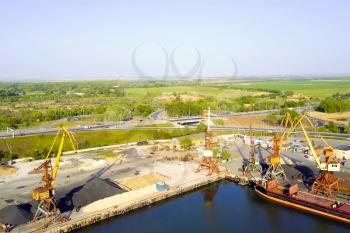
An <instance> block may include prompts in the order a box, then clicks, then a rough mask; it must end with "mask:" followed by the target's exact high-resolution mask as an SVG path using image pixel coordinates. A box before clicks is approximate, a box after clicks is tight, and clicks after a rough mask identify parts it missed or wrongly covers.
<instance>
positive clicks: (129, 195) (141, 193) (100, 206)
mask: <svg viewBox="0 0 350 233" xmlns="http://www.w3.org/2000/svg"><path fill="white" fill-rule="evenodd" d="M157 192H158V190H157V188H156V186H155V185H148V186H146V187H143V188H140V189H137V190H132V191H129V192H125V193H122V194H120V195H114V196H111V197H107V198H104V199H102V200H99V201H96V202H94V203H91V204H90V205H87V206H85V207H84V208H82V212H84V213H89V212H94V211H101V210H104V209H106V208H109V207H112V206H119V205H122V204H126V203H129V202H130V201H137V200H141V199H144V198H145V196H147V195H151V194H154V193H157Z"/></svg>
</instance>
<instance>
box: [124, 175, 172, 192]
mask: <svg viewBox="0 0 350 233" xmlns="http://www.w3.org/2000/svg"><path fill="white" fill-rule="evenodd" d="M167 180H169V179H168V178H166V177H165V176H162V175H160V174H157V173H149V174H145V175H139V176H136V177H131V178H126V179H123V180H120V181H119V183H121V184H122V185H124V186H126V187H128V188H130V189H132V190H135V189H140V188H143V187H146V186H148V185H151V184H156V183H158V182H165V181H167Z"/></svg>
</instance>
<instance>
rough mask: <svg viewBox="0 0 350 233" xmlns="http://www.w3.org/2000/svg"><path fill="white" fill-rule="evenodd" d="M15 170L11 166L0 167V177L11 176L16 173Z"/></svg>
mask: <svg viewBox="0 0 350 233" xmlns="http://www.w3.org/2000/svg"><path fill="white" fill-rule="evenodd" d="M16 171H17V168H15V167H14V166H11V165H0V175H11V174H14V173H16Z"/></svg>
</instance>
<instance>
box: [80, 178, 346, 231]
mask: <svg viewBox="0 0 350 233" xmlns="http://www.w3.org/2000/svg"><path fill="white" fill-rule="evenodd" d="M78 232H91V233H98V232H101V233H108V232H117V233H124V232H125V233H126V232H128V233H134V232H149V233H158V232H174V233H181V232H190V233H196V232H198V233H206V232H208V233H209V232H219V233H225V232H247V233H250V232H276V233H292V232H293V233H295V232H298V233H301V232H307V233H312V232H317V233H333V232H337V233H340V232H350V227H349V226H347V225H345V224H341V223H336V222H332V221H330V220H327V219H324V218H321V217H317V216H313V215H310V214H306V213H301V212H298V211H296V210H292V209H288V208H285V207H283V206H279V205H276V204H274V203H270V202H266V201H263V200H262V199H260V198H259V197H258V196H256V195H255V193H254V191H253V190H251V189H249V188H245V187H241V186H238V185H235V184H232V183H226V182H222V183H220V184H213V185H210V186H207V187H205V188H203V189H200V190H198V191H195V192H192V193H189V194H186V195H184V196H180V197H177V198H174V199H171V200H168V201H165V202H162V203H159V204H156V205H154V206H152V207H149V208H144V209H141V210H137V211H134V212H132V213H130V214H128V215H125V216H120V217H115V218H112V219H110V220H106V221H103V222H101V223H97V224H95V225H92V226H89V227H87V228H82V229H81V230H79V231H78Z"/></svg>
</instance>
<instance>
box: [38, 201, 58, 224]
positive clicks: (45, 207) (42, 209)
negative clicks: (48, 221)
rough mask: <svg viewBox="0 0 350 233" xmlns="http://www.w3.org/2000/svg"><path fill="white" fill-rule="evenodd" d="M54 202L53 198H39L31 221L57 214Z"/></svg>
mask: <svg viewBox="0 0 350 233" xmlns="http://www.w3.org/2000/svg"><path fill="white" fill-rule="evenodd" d="M57 212H58V209H57V208H56V202H55V200H54V199H50V200H40V202H39V205H38V208H37V210H36V212H35V215H34V218H33V221H35V220H38V219H42V218H46V217H49V216H52V215H55V214H57Z"/></svg>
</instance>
